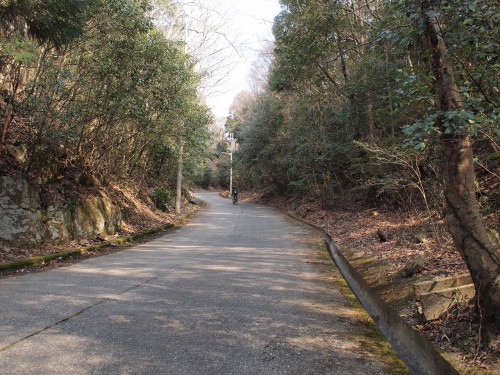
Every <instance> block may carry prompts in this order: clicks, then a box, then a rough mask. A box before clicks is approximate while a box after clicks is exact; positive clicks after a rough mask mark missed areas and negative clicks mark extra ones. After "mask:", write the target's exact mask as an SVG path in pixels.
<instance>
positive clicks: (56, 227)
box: [0, 176, 122, 246]
mask: <svg viewBox="0 0 500 375" xmlns="http://www.w3.org/2000/svg"><path fill="white" fill-rule="evenodd" d="M121 225H122V215H121V212H120V210H119V209H118V208H117V207H116V206H114V205H113V204H112V202H111V200H110V199H109V198H108V197H107V196H106V195H105V194H104V193H102V192H101V193H100V196H98V197H92V198H88V199H86V200H84V201H83V202H82V203H81V204H79V205H68V204H66V205H58V206H49V207H47V208H46V209H44V208H42V207H41V204H40V195H39V194H38V192H37V191H36V190H35V189H34V188H33V187H32V186H31V185H30V184H29V183H28V182H27V181H26V180H23V179H14V178H12V177H8V176H0V241H2V242H5V243H8V244H10V245H12V246H36V245H39V244H41V243H57V242H65V241H71V240H74V239H78V238H94V237H95V236H96V235H97V234H99V233H100V234H114V233H116V232H117V231H119V230H120V228H121Z"/></svg>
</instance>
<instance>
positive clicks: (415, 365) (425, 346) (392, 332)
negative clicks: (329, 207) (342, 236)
mask: <svg viewBox="0 0 500 375" xmlns="http://www.w3.org/2000/svg"><path fill="white" fill-rule="evenodd" d="M320 232H321V234H322V235H323V238H324V240H325V243H326V245H327V248H328V252H329V253H330V256H331V257H332V259H333V261H334V262H335V264H336V265H337V267H338V269H339V270H340V273H341V274H342V276H343V277H344V279H345V280H346V281H347V283H348V284H349V287H350V288H351V289H352V291H353V292H354V294H355V295H356V297H357V298H358V300H359V301H360V303H361V304H362V305H363V307H364V309H365V310H366V311H367V312H368V314H369V315H370V316H371V317H372V319H373V320H374V322H375V324H376V325H377V327H378V328H379V329H380V331H381V332H382V333H383V334H384V336H385V337H386V338H387V340H388V341H389V342H390V344H391V345H392V347H393V348H394V350H395V351H396V352H397V353H398V355H399V356H400V357H401V359H402V360H403V361H404V362H405V364H406V365H407V366H408V368H409V369H410V371H411V372H412V373H413V374H417V375H421V374H422V375H424V374H429V375H441V374H442V375H454V374H459V373H458V371H457V370H455V369H454V368H453V366H452V365H451V364H450V363H449V362H447V361H446V360H445V359H444V358H443V357H442V356H441V355H440V354H439V353H438V352H437V350H436V349H435V348H434V346H433V345H432V344H431V343H430V342H429V341H427V339H425V338H424V337H423V336H422V335H421V334H420V333H419V332H417V331H416V330H414V329H413V328H411V327H410V326H409V325H408V324H407V323H406V322H405V321H404V320H403V319H402V318H401V317H400V316H399V315H398V314H396V313H395V312H394V311H392V310H391V309H389V308H388V307H387V304H386V303H385V302H384V301H383V300H382V299H381V298H380V297H379V296H378V295H377V293H375V292H374V291H373V290H372V288H371V287H370V286H369V285H368V284H367V283H366V282H365V280H364V279H363V277H362V276H361V275H360V274H359V273H358V272H357V271H356V270H355V269H354V267H353V266H352V265H351V264H350V263H349V262H348V261H347V259H346V258H345V257H344V255H343V254H342V253H341V252H340V251H339V249H338V248H337V246H336V245H335V244H334V243H333V241H332V238H331V237H330V235H329V234H328V233H326V231H325V230H323V229H320Z"/></svg>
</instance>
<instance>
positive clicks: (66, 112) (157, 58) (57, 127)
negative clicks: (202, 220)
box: [0, 0, 212, 203]
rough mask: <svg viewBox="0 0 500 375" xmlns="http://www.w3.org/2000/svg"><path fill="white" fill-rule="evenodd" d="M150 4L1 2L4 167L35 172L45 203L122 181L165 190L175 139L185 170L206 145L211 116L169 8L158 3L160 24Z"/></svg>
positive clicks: (142, 0) (163, 193) (127, 0)
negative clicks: (164, 22)
mask: <svg viewBox="0 0 500 375" xmlns="http://www.w3.org/2000/svg"><path fill="white" fill-rule="evenodd" d="M159 7H160V9H162V8H161V4H155V7H153V6H152V4H151V3H150V2H149V1H146V0H137V1H136V0H90V1H80V0H68V1H64V2H61V1H58V0H53V1H52V0H51V1H44V2H39V1H31V0H20V1H7V5H5V2H2V4H1V5H0V19H1V21H0V22H1V24H0V46H1V60H0V81H1V87H2V91H1V99H2V100H0V105H1V113H2V133H1V134H2V138H1V145H0V147H1V154H2V158H1V159H0V162H1V163H2V164H1V165H0V167H1V169H2V171H3V172H4V171H7V170H11V172H10V173H18V172H19V173H21V174H22V175H24V176H28V177H29V178H30V179H31V180H32V181H35V182H38V183H39V185H40V188H41V190H42V198H45V199H46V200H47V202H46V203H49V202H51V201H53V200H57V199H66V200H68V199H69V200H71V199H78V195H79V192H80V191H81V190H82V189H81V187H84V188H86V187H87V188H90V189H92V188H93V187H96V186H106V185H109V184H110V183H123V182H127V181H129V184H130V185H134V184H136V185H138V186H141V185H144V186H148V187H153V188H155V187H156V191H155V192H153V193H154V194H156V196H158V197H163V198H164V199H163V200H166V199H168V198H169V194H170V193H169V188H170V187H172V186H173V187H174V190H175V181H176V173H177V159H178V154H179V152H180V150H181V149H182V150H183V151H184V152H183V154H184V155H183V156H184V158H183V159H184V163H185V165H186V166H185V169H184V170H185V173H186V174H187V178H189V173H190V171H193V170H195V169H196V168H195V166H196V165H197V163H199V162H200V160H201V158H202V157H204V155H205V153H206V147H205V145H206V144H208V143H207V140H208V139H209V132H208V130H207V129H208V127H207V126H208V124H210V123H211V121H212V120H211V114H210V112H209V110H208V108H207V106H206V105H205V104H204V103H203V101H202V100H201V98H200V96H199V93H198V85H199V82H200V77H199V74H198V73H196V72H195V69H194V64H195V61H194V60H193V59H192V58H190V57H189V56H188V55H187V54H186V53H185V52H184V51H185V48H184V43H185V42H184V39H183V38H182V35H183V34H182V32H181V31H180V30H181V28H182V25H181V24H176V22H177V23H178V22H179V20H178V19H175V18H174V17H173V10H174V8H173V7H169V6H168V3H166V2H165V4H164V8H163V11H164V12H166V13H169V12H170V14H171V15H172V17H171V18H170V20H171V22H170V24H169V25H168V26H169V27H168V28H166V27H163V28H159V27H156V26H155V23H154V20H155V17H154V16H155V11H158V8H159ZM165 30H170V35H168V34H167V32H166V31H165ZM172 30H173V31H172ZM179 34H180V35H179ZM181 145H182V147H181ZM62 179H64V184H63V185H61V183H60V182H61V180H62ZM72 195H73V196H72ZM170 195H171V194H170Z"/></svg>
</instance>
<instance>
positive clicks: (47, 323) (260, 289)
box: [0, 193, 391, 375]
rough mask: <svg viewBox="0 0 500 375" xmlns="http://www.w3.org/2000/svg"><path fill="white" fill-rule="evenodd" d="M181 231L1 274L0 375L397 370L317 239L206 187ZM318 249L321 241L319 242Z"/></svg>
mask: <svg viewBox="0 0 500 375" xmlns="http://www.w3.org/2000/svg"><path fill="white" fill-rule="evenodd" d="M199 197H200V198H201V199H203V200H205V201H206V202H207V203H208V206H207V208H206V209H205V210H204V211H203V213H201V214H200V215H198V217H196V218H195V219H193V220H192V222H191V223H190V224H188V225H186V226H185V227H183V228H181V229H180V230H177V231H175V232H174V233H171V234H168V235H166V236H164V237H161V238H158V239H156V240H153V241H151V242H148V243H144V244H141V245H138V246H135V247H133V248H130V249H127V250H126V251H121V252H117V253H113V254H110V255H107V256H102V257H97V258H92V259H89V260H86V261H83V262H80V263H77V264H74V265H71V266H69V267H64V268H59V269H56V270H51V271H47V272H42V273H34V274H28V275H24V276H20V277H14V278H9V279H2V280H0V373H1V374H16V375H20V374H51V375H52V374H65V375H66V374H160V375H161V374H173V375H177V374H190V375H191V374H235V375H237V374H259V375H265V374H298V375H303V374H384V373H385V374H390V373H391V372H390V369H387V368H386V366H385V364H384V363H383V362H382V361H381V360H380V359H377V358H376V357H375V356H372V355H371V354H370V353H369V351H367V348H366V346H365V345H361V344H359V343H358V342H357V340H354V339H352V333H353V332H356V330H359V329H360V326H359V322H358V321H357V320H356V318H355V317H353V315H352V312H351V311H350V309H349V307H348V304H347V303H346V300H345V299H344V297H343V296H342V295H341V294H340V293H339V292H338V291H337V290H336V289H335V287H334V286H333V285H332V284H331V283H328V282H325V280H324V278H321V277H318V275H317V269H316V268H317V265H315V264H314V262H310V261H307V259H308V257H309V255H310V252H311V251H313V250H312V245H311V238H312V237H314V236H318V235H317V234H315V233H314V232H312V231H311V230H309V229H308V228H304V227H303V226H301V225H298V224H297V223H295V222H293V221H292V220H290V219H288V218H286V217H284V216H283V215H281V214H280V213H279V212H277V211H274V210H272V209H270V208H266V207H262V206H258V205H252V204H246V203H240V204H239V205H236V206H234V205H232V204H231V202H230V200H228V199H222V198H220V197H218V196H217V195H216V194H209V193H206V194H205V193H204V194H199ZM316 246H317V245H316Z"/></svg>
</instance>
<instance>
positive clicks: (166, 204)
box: [150, 188, 175, 212]
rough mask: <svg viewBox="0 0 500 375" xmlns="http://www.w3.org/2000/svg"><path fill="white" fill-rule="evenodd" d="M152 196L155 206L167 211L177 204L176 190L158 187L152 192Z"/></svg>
mask: <svg viewBox="0 0 500 375" xmlns="http://www.w3.org/2000/svg"><path fill="white" fill-rule="evenodd" d="M150 197H151V199H152V200H153V203H154V205H155V207H156V208H158V209H160V210H162V211H165V212H170V210H171V208H172V207H173V206H174V204H175V192H173V191H169V190H166V189H164V188H158V189H156V190H155V191H153V192H152V193H151V194H150Z"/></svg>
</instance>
